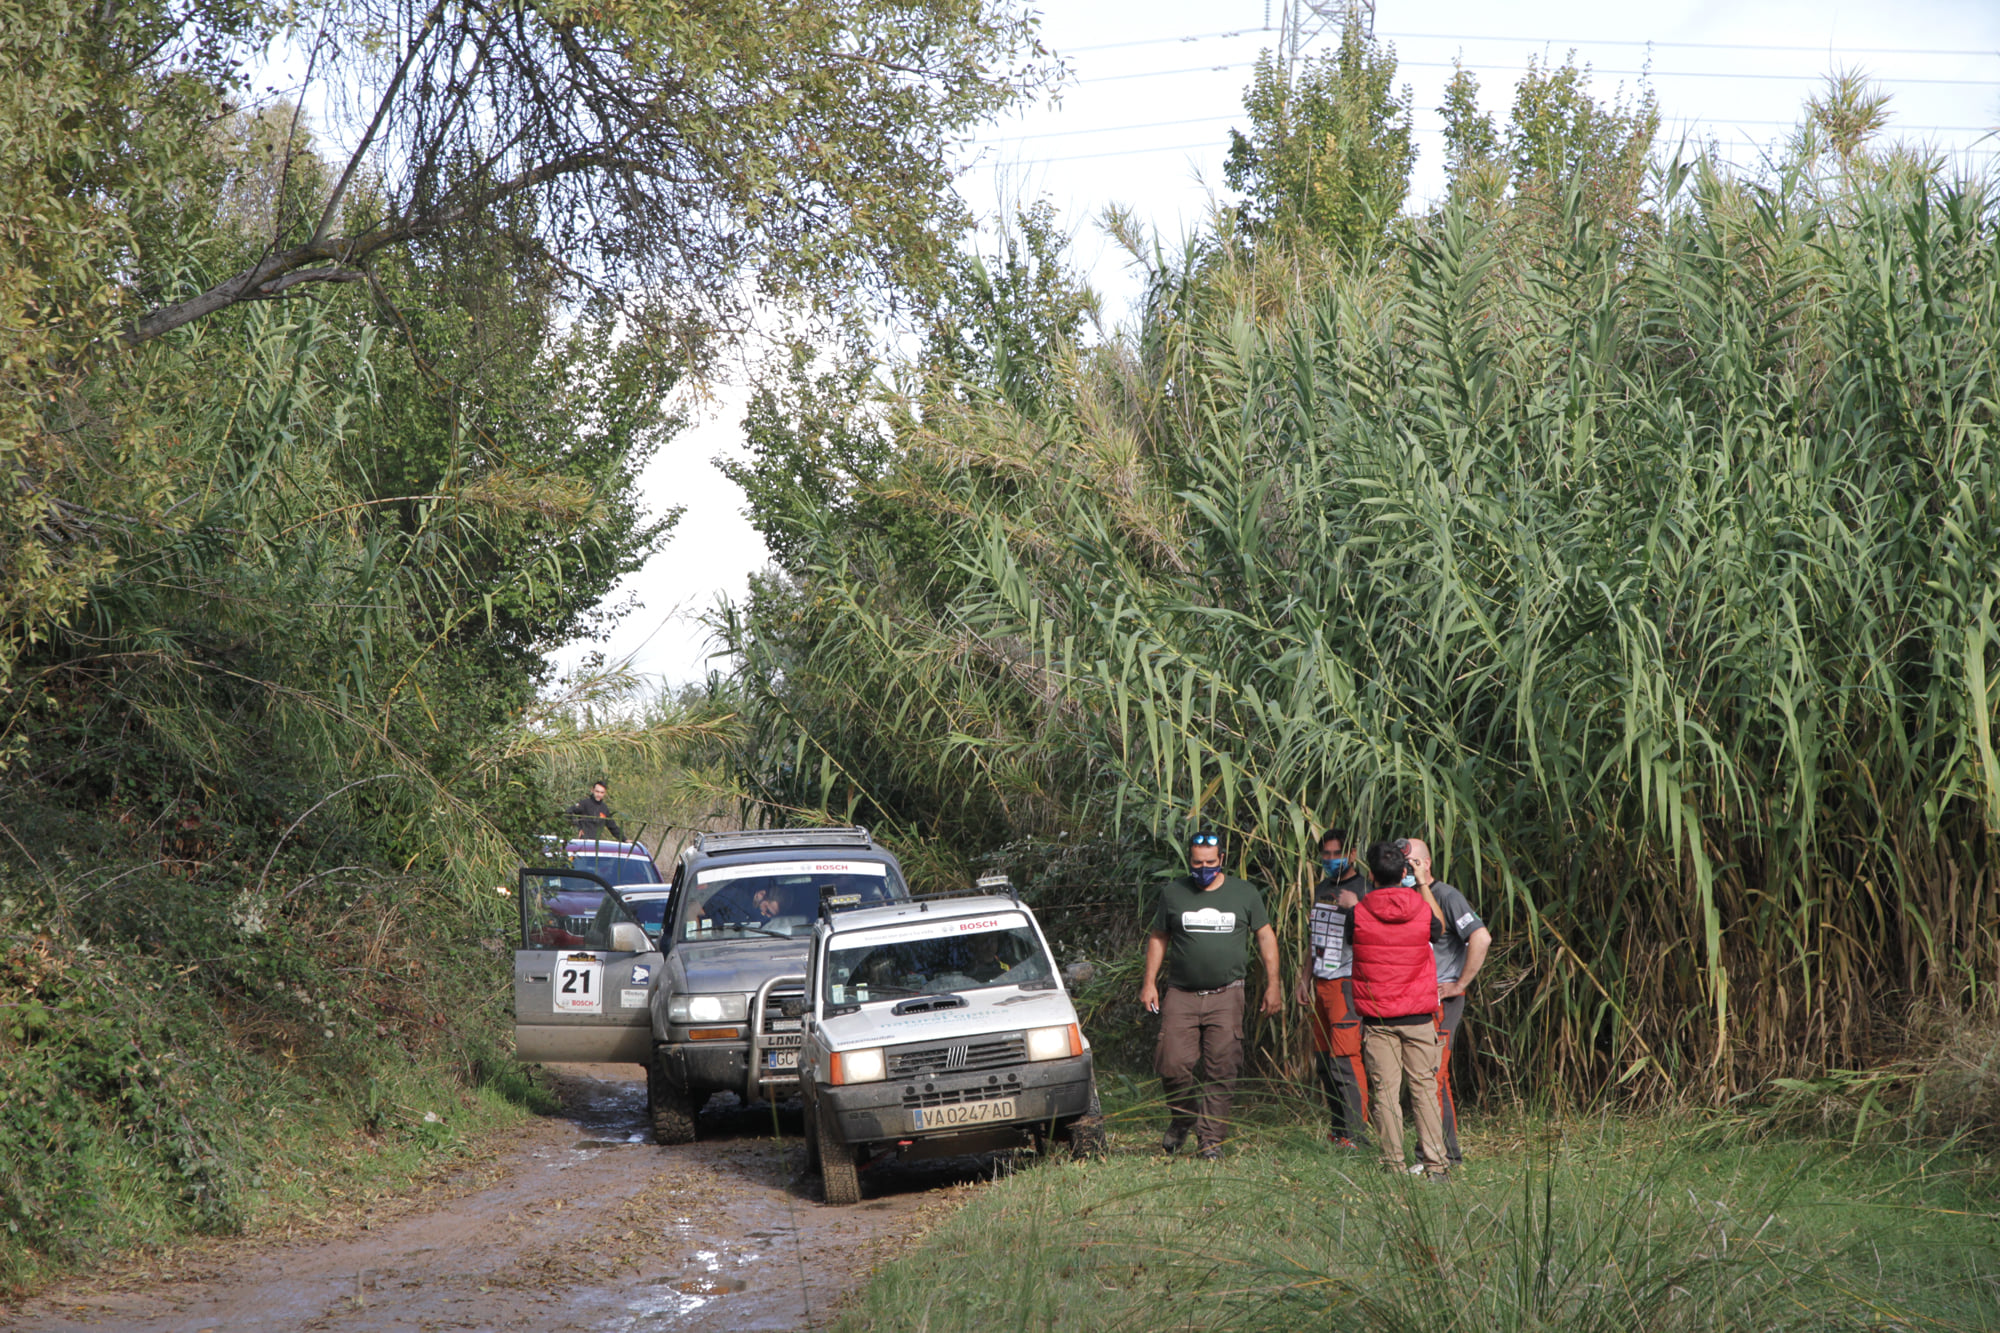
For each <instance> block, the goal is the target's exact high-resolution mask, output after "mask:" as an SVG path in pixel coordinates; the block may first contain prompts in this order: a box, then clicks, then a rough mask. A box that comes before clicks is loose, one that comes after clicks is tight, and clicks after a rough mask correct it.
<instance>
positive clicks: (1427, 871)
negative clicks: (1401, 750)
mask: <svg viewBox="0 0 2000 1333" xmlns="http://www.w3.org/2000/svg"><path fill="white" fill-rule="evenodd" d="M1404 855H1405V856H1407V857H1409V860H1410V870H1411V871H1412V872H1413V873H1414V874H1415V875H1416V877H1417V883H1419V884H1421V885H1424V886H1426V887H1427V888H1429V889H1430V891H1431V897H1432V899H1433V900H1434V901H1435V902H1436V903H1437V905H1438V910H1439V911H1440V912H1442V913H1443V914H1444V938H1443V939H1441V940H1439V941H1438V942H1437V945H1436V947H1435V949H1434V950H1433V952H1434V953H1436V955H1437V976H1438V1000H1439V1002H1440V1007H1439V1010H1438V1042H1439V1048H1438V1077H1437V1096H1438V1114H1439V1116H1440V1118H1441V1120H1442V1122H1443V1125H1444V1152H1445V1159H1446V1161H1447V1162H1448V1163H1449V1164H1450V1165H1452V1166H1457V1165H1458V1164H1459V1163H1461V1162H1463V1161H1464V1160H1465V1157H1464V1155H1463V1154H1462V1153H1460V1152H1459V1149H1458V1105H1457V1103H1456V1102H1454V1101H1453V1100H1452V1096H1451V1044H1452V1040H1453V1039H1454V1038H1455V1037H1457V1036H1458V1025H1459V1023H1460V1022H1462V1021H1463V1020H1464V1018H1465V992H1466V990H1467V988H1469V987H1470V986H1471V985H1472V979H1473V978H1474V977H1476V976H1478V975H1479V969H1480V968H1481V967H1483V966H1485V964H1486V951H1487V950H1488V949H1490V948H1492V947H1493V932H1492V931H1490V930H1488V929H1487V928H1486V923H1485V922H1484V921H1481V920H1480V919H1479V913H1477V912H1475V911H1473V910H1472V904H1471V903H1470V902H1468V901H1467V900H1466V897H1465V895H1464V894H1462V893H1460V892H1459V891H1458V890H1457V889H1455V888H1453V887H1452V886H1451V885H1449V884H1446V883H1444V882H1443V881H1441V880H1436V879H1433V878H1431V849H1430V848H1429V847H1427V846H1425V845H1424V842H1423V839H1421V838H1411V839H1410V840H1409V846H1408V849H1407V850H1406V851H1405V852H1404Z"/></svg>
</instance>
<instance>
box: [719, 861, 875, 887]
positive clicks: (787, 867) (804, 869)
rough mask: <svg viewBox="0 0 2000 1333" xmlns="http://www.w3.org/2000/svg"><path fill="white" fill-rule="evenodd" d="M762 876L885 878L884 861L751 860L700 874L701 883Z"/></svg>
mask: <svg viewBox="0 0 2000 1333" xmlns="http://www.w3.org/2000/svg"><path fill="white" fill-rule="evenodd" d="M766 875H874V876H877V877H878V878H883V879H886V878H887V877H888V875H889V863H888V862H886V861H752V862H750V863H749V864H748V865H739V866H715V867H713V868H711V869H708V870H704V871H702V872H701V876H700V878H701V882H702V883H703V884H720V883H722V882H723V881H725V880H731V879H749V878H752V877H757V878H762V877H763V876H766Z"/></svg>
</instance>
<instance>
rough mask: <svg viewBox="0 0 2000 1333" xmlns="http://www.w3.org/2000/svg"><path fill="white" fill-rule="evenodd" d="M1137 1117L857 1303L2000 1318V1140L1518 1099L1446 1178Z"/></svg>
mask: <svg viewBox="0 0 2000 1333" xmlns="http://www.w3.org/2000/svg"><path fill="white" fill-rule="evenodd" d="M1120 1140H1121V1146H1120V1151H1118V1152H1116V1153H1115V1154H1114V1156H1113V1158H1112V1159H1111V1160H1110V1161H1109V1162H1107V1163H1104V1164H1102V1165H1100V1166H1097V1167H1093V1168H1082V1167H1071V1166H1058V1165H1051V1166H1049V1167H1047V1168H1045V1169H1040V1170H1034V1171H1028V1172H1024V1173H1021V1174H1020V1175H1017V1176H1015V1177H1014V1178H1012V1179H1009V1180H1006V1181H1004V1182H1002V1183H1000V1184H998V1185H996V1186H995V1187H994V1188H992V1189H991V1190H988V1191H986V1192H984V1193H983V1194H982V1195H981V1196H980V1197H978V1198H977V1199H975V1200H974V1201H973V1202H972V1203H971V1204H970V1205H969V1206H968V1207H967V1208H965V1210H964V1211H962V1212H961V1213H959V1214H958V1215H957V1216H956V1217H954V1218H953V1219H952V1220H951V1221H950V1222H949V1223H947V1224H946V1225H944V1226H943V1227H940V1228H939V1229H938V1231H937V1232H935V1233H934V1234H933V1235H932V1236H931V1238H930V1239H929V1240H928V1241H927V1243H926V1244H925V1245H924V1246H923V1247H922V1248H921V1249H919V1250H916V1251H914V1252H913V1253H911V1254H910V1255H908V1256H906V1257H905V1258H903V1259H901V1260H899V1261H898V1262H897V1263H895V1264H892V1265H890V1266H888V1267H887V1268H885V1269H884V1270H883V1271H882V1272H881V1273H880V1274H878V1275H877V1277H876V1279H875V1281H874V1282H873V1283H872V1284H871V1285H870V1286H869V1287H868V1288H867V1289H866V1291H865V1292H864V1293H863V1294H862V1296H861V1298H860V1300H859V1302H858V1303H857V1305H856V1306H855V1307H854V1309H853V1310H851V1311H850V1313H849V1315H848V1317H847V1319H846V1321H845V1323H844V1325H843V1327H845V1328H847V1329H850V1330H861V1329H890V1328H894V1329H929V1330H947V1329H961V1328H965V1329H970V1328H980V1329H995V1328H1007V1329H1028V1328H1033V1329H1071V1328H1075V1329H1086V1328H1087V1329H1122V1328H1149V1329H1157V1328H1216V1327H1221V1328H1230V1329H1298V1328H1340V1329H1348V1330H1382V1331H1383V1333H1404V1331H1405V1330H1408V1331H1409V1333H1416V1330H1423V1331H1424V1333H1443V1331H1446V1330H1467V1333H1470V1330H1475V1329H1476V1330H1564V1331H1565V1333H1569V1331H1571V1330H1575V1331H1577V1333H1586V1331H1593V1330H1613V1329H1617V1330H1636V1329H1643V1330H1646V1333H1672V1331H1675V1330H1690V1331H1691V1330H1721V1329H1731V1330H1734V1329H1752V1328H1755V1329H1800V1330H1804V1329H1814V1330H1824V1329H1878V1328H1920V1327H1921V1328H1952V1329H1991V1328H2000V1303H1996V1295H2000V1227H1996V1226H1995V1222H1996V1221H2000V1215H1996V1210H1995V1209H1994V1208H1993V1206H1992V1202H1991V1199H1992V1191H1991V1186H1992V1181H1993V1166H1994V1164H1993V1163H1992V1162H1990V1161H1988V1160H1985V1159H1982V1158H1979V1157H1976V1156H1973V1155H1970V1154H1967V1153H1964V1152H1956V1151H1954V1152H1936V1151H1933V1152H1931V1153H1929V1154H1925V1153H1922V1152H1919V1151H1917V1150H1915V1149H1912V1148H1909V1147H1897V1148H1893V1149H1878V1150H1872V1151H1867V1152H1863V1151H1856V1150H1853V1149H1850V1148H1847V1147H1845V1146H1843V1145H1834V1144H1830V1143H1827V1142H1824V1141H1818V1140H1812V1139H1805V1138H1794V1139H1773V1138H1768V1137H1767V1138H1765V1139H1763V1140H1762V1141H1760V1142H1757V1143H1755V1144H1752V1143H1749V1142H1746V1141H1744V1140H1743V1139H1742V1138H1741V1136H1738V1135H1734V1134H1717V1133H1715V1132H1713V1131H1712V1129H1710V1127H1708V1126H1707V1125H1701V1126H1690V1125H1688V1124H1685V1123H1683V1122H1678V1121H1674V1120H1669V1119H1645V1120H1625V1121H1620V1120H1612V1119H1605V1120H1601V1121H1597V1122H1589V1123H1580V1124H1579V1123H1564V1122H1541V1121H1531V1120H1521V1121H1518V1122H1515V1123H1513V1124H1510V1125H1508V1126H1507V1127H1505V1128H1504V1129H1502V1130H1500V1131H1497V1132H1496V1131H1487V1132H1483V1133H1480V1132H1475V1133H1472V1134H1469V1135H1468V1137H1467V1150H1468V1155H1469V1157H1470V1159H1471V1165H1469V1166H1468V1167H1465V1168H1462V1169H1461V1170H1460V1171H1458V1172H1457V1173H1455V1176H1454V1178H1453V1179H1452V1180H1451V1181H1450V1182H1448V1183H1445V1184H1441V1185H1440V1184H1432V1183H1429V1182H1426V1181H1423V1180H1420V1179H1413V1178H1411V1177H1409V1176H1406V1175H1398V1174H1390V1173H1388V1172H1385V1171H1384V1170H1383V1169H1382V1168H1381V1167H1380V1166H1378V1165H1377V1163H1376V1160H1375V1158H1374V1156H1373V1154H1372V1153H1336V1152H1334V1151H1333V1150H1331V1149H1329V1148H1328V1147H1327V1146H1326V1144H1325V1143H1324V1141H1323V1140H1322V1139H1320V1137H1319V1135H1318V1133H1317V1132H1314V1131H1310V1130H1306V1129H1302V1128H1299V1127H1296V1126H1268V1127H1264V1128H1261V1129H1257V1130H1254V1131H1251V1132H1249V1133H1246V1134H1244V1135H1243V1136H1241V1137H1239V1138H1238V1139H1237V1140H1235V1141H1234V1142H1233V1143H1232V1145H1231V1155H1230V1156H1229V1158H1228V1159H1227V1160H1226V1161H1225V1162H1224V1163H1223V1164H1221V1165H1219V1166H1208V1165H1203V1164H1197V1163H1194V1162H1192V1161H1185V1160H1175V1161H1167V1160H1164V1159H1162V1158H1160V1157H1158V1156H1157V1155H1155V1154H1154V1153H1153V1152H1152V1151H1151V1149H1152V1145H1153V1138H1152V1134H1151V1132H1150V1131H1142V1130H1139V1129H1136V1128H1134V1129H1131V1130H1129V1131H1128V1132H1126V1133H1123V1134H1122V1135H1120Z"/></svg>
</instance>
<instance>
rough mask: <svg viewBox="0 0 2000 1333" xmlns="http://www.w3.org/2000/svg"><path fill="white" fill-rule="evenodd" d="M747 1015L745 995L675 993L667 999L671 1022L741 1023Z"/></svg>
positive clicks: (748, 1012) (748, 1010)
mask: <svg viewBox="0 0 2000 1333" xmlns="http://www.w3.org/2000/svg"><path fill="white" fill-rule="evenodd" d="M749 1016H750V997H749V996H747V995H676V996H674V997H673V998H672V999H671V1000H668V1001H667V1021H668V1022H671V1023H741V1022H743V1021H744V1020H745V1019H747V1018H748V1017H749Z"/></svg>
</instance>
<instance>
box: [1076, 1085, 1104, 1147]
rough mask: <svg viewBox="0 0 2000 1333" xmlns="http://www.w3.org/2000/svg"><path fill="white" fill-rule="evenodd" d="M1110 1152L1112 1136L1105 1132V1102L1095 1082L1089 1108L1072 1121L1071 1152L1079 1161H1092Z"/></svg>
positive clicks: (1091, 1089) (1091, 1087) (1091, 1088)
mask: <svg viewBox="0 0 2000 1333" xmlns="http://www.w3.org/2000/svg"><path fill="white" fill-rule="evenodd" d="M1110 1152H1111V1140H1110V1136H1109V1135H1108V1134H1106V1133H1105V1132H1104V1104H1103V1103H1102V1102H1100V1101H1098V1100H1097V1084H1096V1083H1094V1082H1093V1083H1092V1084H1091V1085H1090V1102H1089V1105H1088V1108H1087V1109H1086V1110H1085V1111H1084V1113H1083V1114H1082V1115H1080V1116H1078V1117H1077V1118H1076V1119H1075V1120H1073V1121H1071V1122H1070V1127H1069V1154H1070V1156H1071V1157H1074V1158H1076V1159H1077V1160H1078V1161H1090V1160H1093V1159H1096V1158H1102V1157H1106V1156H1108V1155H1109V1154H1110Z"/></svg>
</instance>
